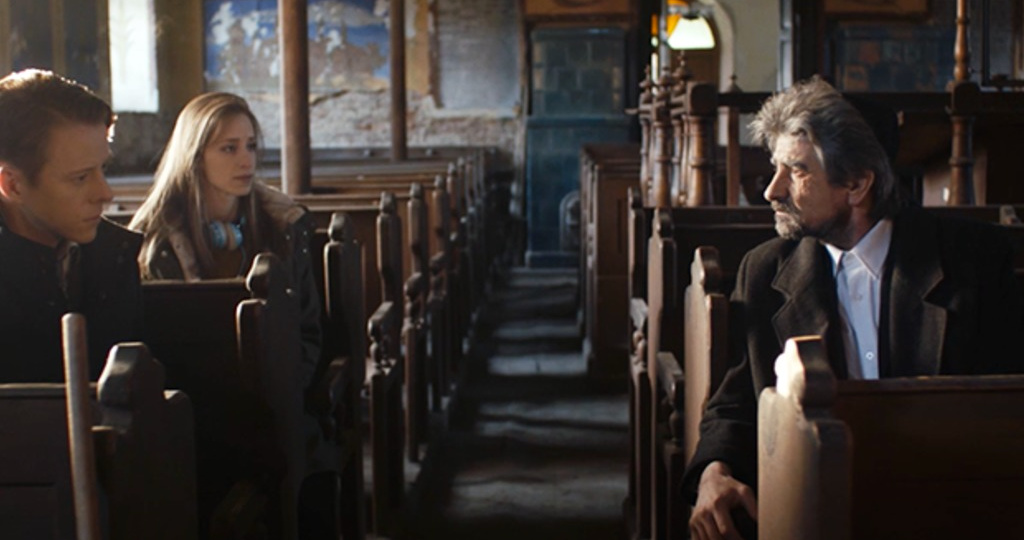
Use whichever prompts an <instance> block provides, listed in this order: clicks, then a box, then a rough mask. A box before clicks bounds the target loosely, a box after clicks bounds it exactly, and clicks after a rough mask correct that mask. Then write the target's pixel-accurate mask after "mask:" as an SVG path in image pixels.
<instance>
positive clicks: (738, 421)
mask: <svg viewBox="0 0 1024 540" xmlns="http://www.w3.org/2000/svg"><path fill="white" fill-rule="evenodd" d="M729 307H730V313H729V318H730V324H731V325H732V326H731V328H730V346H731V349H732V354H731V357H732V361H733V367H732V369H730V371H729V372H728V373H727V374H726V376H725V378H724V380H723V381H722V385H721V386H720V387H719V388H718V390H717V391H716V392H715V394H714V396H713V397H712V398H711V400H710V401H709V403H708V407H707V410H706V412H705V414H704V417H703V419H702V421H701V426H700V441H699V442H698V446H697V450H696V453H695V455H694V457H693V459H692V460H691V463H690V464H689V468H688V469H687V473H686V476H685V478H684V482H683V485H684V489H685V490H686V491H687V492H688V495H689V496H690V497H691V498H692V497H694V495H695V490H696V486H697V482H698V480H699V477H700V473H701V472H702V471H703V470H704V467H705V466H706V465H707V464H708V463H710V462H711V461H715V460H721V461H725V462H726V463H728V464H729V465H730V467H731V469H732V470H733V474H734V476H736V477H737V479H739V480H741V481H743V482H744V483H746V484H748V485H750V486H756V482H757V402H758V397H759V396H760V394H761V391H762V390H764V388H765V387H766V386H774V385H775V372H774V365H775V359H776V357H778V355H779V354H780V353H781V352H782V347H783V345H784V344H785V341H786V340H787V339H788V338H791V337H795V336H801V335H820V336H824V337H825V340H826V347H827V351H828V355H829V362H830V364H831V365H832V369H833V371H835V373H836V375H837V377H839V378H841V379H843V378H846V376H847V375H846V371H847V370H846V359H845V351H844V349H843V342H842V329H841V325H840V324H833V323H835V322H836V321H839V317H838V311H837V310H838V300H837V296H836V286H835V279H834V278H833V276H832V271H831V264H830V261H829V256H828V254H827V252H826V250H825V247H824V246H823V245H822V244H821V243H820V242H819V241H818V240H816V239H813V238H804V239H802V240H800V241H790V240H784V239H781V238H776V239H774V240H770V241H768V242H766V243H764V244H762V245H760V246H758V247H757V248H755V249H753V250H751V251H750V253H748V254H747V255H746V257H744V259H743V262H742V263H741V264H740V270H739V273H738V275H737V282H736V288H735V290H734V291H733V294H732V299H731V301H730V306H729ZM1021 330H1022V312H1021V301H1020V293H1019V291H1018V288H1017V282H1016V279H1015V277H1014V273H1013V253H1012V249H1011V248H1010V245H1009V243H1008V242H1007V240H1006V237H1005V236H1004V235H1003V234H1001V233H1000V232H999V231H998V229H997V228H996V227H995V226H993V225H990V224H986V223H980V222H974V221H967V220H959V219H948V218H946V219H940V218H938V217H936V216H933V215H931V214H929V213H927V212H926V211H923V210H921V209H919V208H908V209H905V210H903V211H901V212H900V214H899V215H898V216H897V217H896V218H895V219H894V220H893V236H892V243H891V245H890V248H889V255H888V257H887V260H886V264H885V272H884V275H883V285H882V298H881V310H880V317H879V336H878V340H879V373H880V376H882V377H908V376H917V375H937V374H949V375H953V374H986V373H1010V372H1021V371H1024V367H1022V360H1021V357H1020V355H1012V354H1008V351H1014V350H1019V343H1020V335H1021Z"/></svg>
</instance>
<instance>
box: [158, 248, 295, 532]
mask: <svg viewBox="0 0 1024 540" xmlns="http://www.w3.org/2000/svg"><path fill="white" fill-rule="evenodd" d="M287 281H288V279H287V276H286V274H285V270H284V269H283V268H282V267H281V266H280V261H278V260H277V258H276V257H275V256H273V255H270V254H260V255H258V256H257V258H256V261H255V262H254V264H253V269H252V270H251V271H250V273H249V275H248V276H247V278H246V279H245V280H242V279H231V280H210V281H201V282H190V283H186V282H178V281H152V282H145V283H143V298H144V305H145V318H146V319H145V328H146V343H147V344H148V345H149V346H150V348H151V350H152V351H153V353H154V356H156V357H157V358H159V359H160V361H161V362H162V363H163V364H164V365H165V366H166V368H167V382H168V385H169V386H171V387H175V388H180V389H182V390H183V391H185V392H187V393H188V394H189V396H190V397H191V398H192V401H193V403H194V406H195V410H196V448H197V464H198V466H197V472H198V486H199V490H198V500H199V515H200V523H201V526H202V527H203V534H204V535H206V534H208V535H209V536H210V537H211V538H230V537H234V536H236V535H239V534H249V533H258V532H259V531H265V532H269V534H271V535H272V536H277V537H280V538H295V537H297V534H298V528H297V527H298V523H297V521H298V497H299V492H300V489H301V485H302V482H303V480H304V478H305V477H306V475H307V471H308V468H309V465H310V462H309V454H307V446H306V443H307V435H308V433H307V431H308V430H307V429H306V428H307V422H306V421H305V419H304V415H303V408H304V403H303V392H302V388H301V386H300V378H299V372H298V370H299V365H300V355H301V346H300V338H299V317H298V311H297V310H298V306H297V305H296V302H295V301H294V299H292V298H290V297H289V295H288V293H287V292H286V290H287V289H288V287H289V286H290V285H289V284H288V283H287Z"/></svg>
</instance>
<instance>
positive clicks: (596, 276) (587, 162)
mask: <svg viewBox="0 0 1024 540" xmlns="http://www.w3.org/2000/svg"><path fill="white" fill-rule="evenodd" d="M637 151H638V147H637V146H636V145H584V146H583V147H582V149H581V150H580V214H581V215H580V274H579V275H580V284H581V289H582V294H581V297H582V298H581V300H582V301H581V317H580V319H581V320H582V326H583V353H584V356H585V357H586V359H587V373H588V375H589V376H591V377H593V378H595V379H598V380H612V381H619V380H621V378H622V375H623V368H624V367H625V366H623V365H622V363H621V361H620V359H621V358H622V357H623V356H624V355H625V354H626V352H627V351H628V350H629V335H628V334H627V333H626V310H627V309H628V306H627V305H626V298H627V296H626V295H627V285H626V277H627V267H626V247H627V242H626V241H625V234H626V226H625V224H626V217H627V212H628V206H627V205H626V198H627V192H628V190H629V187H630V186H635V185H636V184H637V182H638V178H639V174H640V170H639V164H640V162H639V158H638V157H637Z"/></svg>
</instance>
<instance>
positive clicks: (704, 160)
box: [686, 83, 718, 206]
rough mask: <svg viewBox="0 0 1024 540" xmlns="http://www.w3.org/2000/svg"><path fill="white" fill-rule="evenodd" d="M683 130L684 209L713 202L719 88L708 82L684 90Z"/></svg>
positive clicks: (691, 85)
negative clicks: (685, 164)
mask: <svg viewBox="0 0 1024 540" xmlns="http://www.w3.org/2000/svg"><path fill="white" fill-rule="evenodd" d="M686 101H687V107H686V109H687V111H688V114H687V116H686V123H687V125H688V127H687V128H686V132H687V140H688V145H687V146H689V151H688V156H689V163H688V167H687V169H688V170H689V173H688V174H687V175H686V178H687V179H688V181H689V184H688V185H687V187H686V193H687V197H686V205H687V206H705V205H709V204H713V203H714V199H715V197H714V195H713V190H712V186H711V182H712V179H713V178H714V173H715V141H714V132H715V129H714V128H715V124H714V123H715V115H716V114H717V113H718V89H717V88H715V86H714V85H713V84H710V83H692V84H690V85H689V88H687V91H686Z"/></svg>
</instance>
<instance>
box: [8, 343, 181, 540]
mask: <svg viewBox="0 0 1024 540" xmlns="http://www.w3.org/2000/svg"><path fill="white" fill-rule="evenodd" d="M94 392H95V394H94V395H93V398H92V412H93V415H94V418H95V424H94V425H93V426H92V436H93V438H94V442H95V446H96V453H95V457H96V465H95V467H96V473H97V477H98V480H99V484H100V488H101V493H102V494H103V498H102V503H103V504H102V506H101V511H102V518H101V521H102V522H103V523H104V525H105V526H104V530H103V535H104V538H110V539H112V540H129V539H138V538H155V539H168V540H170V539H188V538H199V536H198V534H199V525H198V522H197V517H196V506H195V501H196V484H195V467H196V463H195V446H194V442H193V426H192V415H193V411H192V404H191V402H190V400H189V398H188V396H186V395H185V394H184V393H182V392H180V391H177V390H168V391H165V390H164V370H163V367H162V366H161V364H160V363H159V362H156V361H154V360H153V359H152V357H151V356H150V355H149V351H148V350H147V349H146V347H145V346H144V345H142V344H140V343H131V344H120V345H117V346H115V347H114V348H113V349H111V352H110V356H109V357H108V358H107V364H106V367H105V368H104V370H103V374H102V375H101V377H100V380H99V383H98V386H97V387H95V388H94ZM65 401H66V392H65V387H64V386H63V385H60V384H41V383H34V384H3V385H0V438H2V440H3V441H4V442H3V444H0V463H4V464H5V466H4V467H2V468H0V523H2V524H3V537H4V538H10V539H12V540H18V539H26V540H28V539H31V540H42V539H51V538H52V539H64V538H74V537H75V513H74V509H73V506H74V502H73V501H72V491H71V490H72V486H71V482H72V480H71V470H70V465H69V459H68V452H69V443H68V427H67V426H68V422H67V413H66V407H65Z"/></svg>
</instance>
